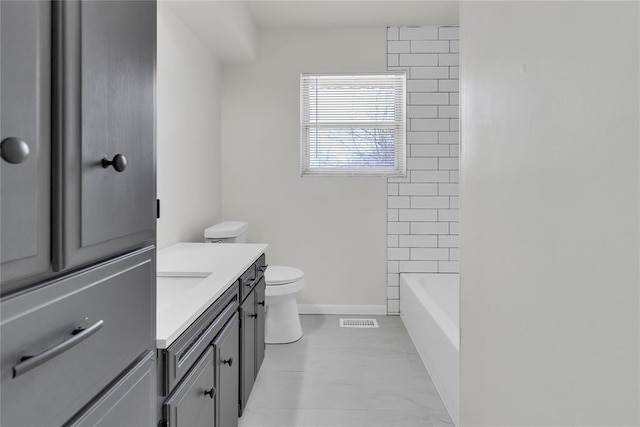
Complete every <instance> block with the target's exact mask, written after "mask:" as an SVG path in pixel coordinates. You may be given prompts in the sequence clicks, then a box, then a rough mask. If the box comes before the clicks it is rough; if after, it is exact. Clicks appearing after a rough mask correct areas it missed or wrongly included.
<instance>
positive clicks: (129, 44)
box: [0, 0, 157, 426]
mask: <svg viewBox="0 0 640 427" xmlns="http://www.w3.org/2000/svg"><path fill="white" fill-rule="evenodd" d="M0 20H1V26H0V32H1V34H0V55H1V62H0V68H1V69H0V103H1V109H0V141H1V142H0V144H1V147H0V148H1V155H2V160H0V175H1V177H0V183H1V186H2V188H1V193H0V222H1V224H0V225H1V234H0V238H1V251H0V256H1V261H2V264H1V267H0V268H1V269H0V275H1V289H0V291H1V292H0V294H1V299H0V341H1V342H0V359H1V360H0V361H1V370H0V374H1V384H0V387H1V388H2V401H1V408H0V424H1V425H11V426H21V425H24V426H40V425H62V424H66V425H82V426H89V425H154V424H156V422H157V420H156V410H155V399H156V393H157V387H156V379H157V375H156V362H155V358H156V356H155V351H154V350H155V343H154V341H155V214H156V212H155V198H156V189H155V64H156V59H155V52H156V47H155V43H156V4H155V2H154V1H149V0H141V1H128V0H122V1H113V0H105V1H96V0H90V1H78V0H67V1H62V0H61V1H53V2H51V1H20V0H16V1H11V0H9V1H6V0H2V1H1V2H0Z"/></svg>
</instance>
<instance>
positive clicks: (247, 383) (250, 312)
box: [239, 292, 256, 415]
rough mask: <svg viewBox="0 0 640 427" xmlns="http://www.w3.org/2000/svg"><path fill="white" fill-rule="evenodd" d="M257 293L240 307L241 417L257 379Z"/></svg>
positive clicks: (251, 294)
mask: <svg viewBox="0 0 640 427" xmlns="http://www.w3.org/2000/svg"><path fill="white" fill-rule="evenodd" d="M255 315H256V313H255V292H251V293H250V294H249V295H248V296H247V298H246V299H245V300H244V302H243V303H242V305H241V306H240V319H241V320H240V336H241V338H240V339H241V340H242V342H241V346H240V410H239V415H242V411H244V408H245V406H246V405H247V401H248V400H249V395H250V394H251V389H252V388H253V382H254V381H255V378H256V365H255V363H256V358H255V354H256V353H255V351H256V350H255V342H256V332H255V331H256V328H255Z"/></svg>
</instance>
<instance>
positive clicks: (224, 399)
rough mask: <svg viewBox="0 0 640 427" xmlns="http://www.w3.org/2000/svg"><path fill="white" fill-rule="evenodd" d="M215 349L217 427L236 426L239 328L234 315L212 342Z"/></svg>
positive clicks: (236, 316)
mask: <svg viewBox="0 0 640 427" xmlns="http://www.w3.org/2000/svg"><path fill="white" fill-rule="evenodd" d="M213 347H214V348H215V377H216V388H217V389H218V395H217V396H216V403H217V408H218V411H217V416H218V420H217V423H216V426H217V427H234V426H237V425H238V390H239V378H240V371H239V366H240V358H239V355H240V354H239V351H240V327H239V322H238V315H237V314H236V315H234V316H233V318H232V319H231V320H229V322H228V323H227V325H226V326H225V327H224V329H223V330H222V332H220V334H219V335H218V336H217V337H216V339H215V340H214V341H213Z"/></svg>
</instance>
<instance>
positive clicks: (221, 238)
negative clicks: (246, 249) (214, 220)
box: [204, 221, 249, 243]
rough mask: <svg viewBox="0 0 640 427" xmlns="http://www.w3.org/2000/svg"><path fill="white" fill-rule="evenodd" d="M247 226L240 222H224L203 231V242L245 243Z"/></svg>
mask: <svg viewBox="0 0 640 427" xmlns="http://www.w3.org/2000/svg"><path fill="white" fill-rule="evenodd" d="M248 229H249V224H248V223H246V222H242V221H224V222H220V223H218V224H216V225H212V226H211V227H209V228H207V229H205V230H204V240H205V242H210V243H245V242H246V241H247V230H248Z"/></svg>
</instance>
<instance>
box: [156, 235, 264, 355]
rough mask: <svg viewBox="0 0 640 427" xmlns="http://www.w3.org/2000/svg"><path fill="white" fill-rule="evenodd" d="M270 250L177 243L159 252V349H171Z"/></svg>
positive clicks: (255, 246)
mask: <svg viewBox="0 0 640 427" xmlns="http://www.w3.org/2000/svg"><path fill="white" fill-rule="evenodd" d="M267 247H268V245H266V244H254V243H176V244H175V245H172V246H169V247H166V248H163V249H160V250H159V251H158V253H157V266H156V271H157V276H158V300H157V313H156V347H157V348H167V347H168V346H170V345H171V343H172V342H173V341H174V340H175V339H176V338H178V337H179V336H180V334H181V333H182V332H184V331H185V330H186V329H187V328H188V327H189V325H191V323H193V321H194V320H195V319H197V318H198V316H200V315H201V314H202V313H204V311H205V310H206V309H207V308H208V307H209V306H210V305H211V304H213V302H215V300H216V299H217V298H218V297H220V296H221V295H222V294H223V293H224V292H225V291H226V290H227V289H229V286H231V285H232V284H233V283H234V282H235V280H236V279H237V278H238V277H240V275H241V274H242V273H244V272H245V270H246V269H247V268H249V267H250V266H251V264H253V263H254V262H255V261H256V260H257V259H258V258H259V257H260V255H261V254H263V253H264V252H265V250H266V249H267ZM161 287H162V289H161ZM161 290H162V291H161ZM183 290H184V291H183Z"/></svg>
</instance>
